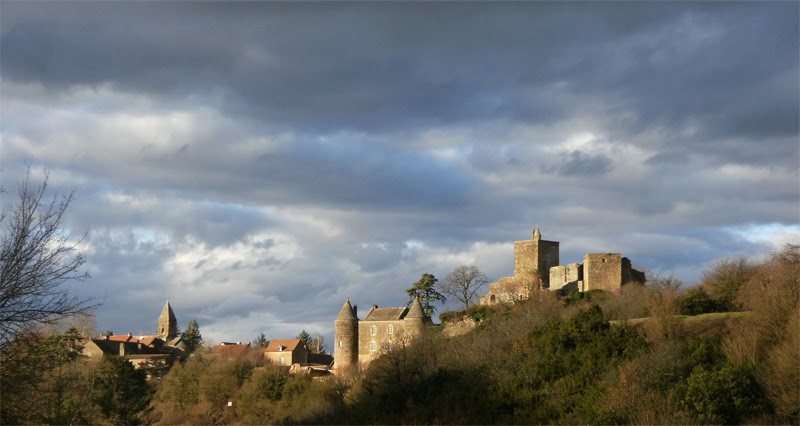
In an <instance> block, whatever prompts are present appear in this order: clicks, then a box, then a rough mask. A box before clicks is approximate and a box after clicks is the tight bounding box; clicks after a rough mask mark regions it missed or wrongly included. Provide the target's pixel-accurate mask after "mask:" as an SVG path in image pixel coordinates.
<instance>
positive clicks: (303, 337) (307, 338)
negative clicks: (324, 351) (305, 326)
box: [297, 330, 311, 350]
mask: <svg viewBox="0 0 800 426" xmlns="http://www.w3.org/2000/svg"><path fill="white" fill-rule="evenodd" d="M297 338H298V339H300V344H301V345H303V346H305V347H306V349H308V350H311V335H310V334H308V332H307V331H305V330H303V331H301V332H300V334H298V335H297Z"/></svg>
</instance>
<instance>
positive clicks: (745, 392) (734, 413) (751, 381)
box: [673, 364, 765, 424]
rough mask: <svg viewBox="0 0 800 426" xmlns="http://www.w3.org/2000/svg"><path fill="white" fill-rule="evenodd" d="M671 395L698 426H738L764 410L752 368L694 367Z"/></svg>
mask: <svg viewBox="0 0 800 426" xmlns="http://www.w3.org/2000/svg"><path fill="white" fill-rule="evenodd" d="M673 395H674V397H675V398H676V400H677V401H678V403H679V404H680V406H681V408H682V409H683V410H684V411H685V412H686V413H687V414H689V415H690V416H691V417H692V418H694V419H695V420H696V421H697V422H699V423H701V424H740V423H741V422H742V421H743V420H746V419H747V418H751V417H754V416H757V415H758V414H760V413H761V412H763V411H764V408H765V404H764V395H763V392H762V390H761V388H760V387H759V386H758V383H757V382H756V380H755V378H754V376H753V372H752V368H750V367H748V366H744V365H741V366H733V365H731V364H725V365H723V366H722V367H721V368H715V369H711V370H709V369H706V368H703V367H699V368H696V369H695V370H694V371H693V372H692V374H691V375H690V376H689V378H688V379H687V380H686V381H685V382H683V383H681V384H679V385H678V386H676V388H675V390H674V392H673Z"/></svg>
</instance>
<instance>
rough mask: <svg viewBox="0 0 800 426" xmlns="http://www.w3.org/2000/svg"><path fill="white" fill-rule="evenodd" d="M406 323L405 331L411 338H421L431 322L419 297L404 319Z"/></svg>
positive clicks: (412, 303) (415, 299)
mask: <svg viewBox="0 0 800 426" xmlns="http://www.w3.org/2000/svg"><path fill="white" fill-rule="evenodd" d="M403 321H404V322H405V329H406V331H407V332H408V333H409V334H410V335H411V336H419V335H420V334H422V332H423V330H424V329H425V324H426V323H428V322H430V318H428V317H427V316H426V315H425V311H423V310H422V304H421V303H419V296H417V297H415V298H414V301H413V302H411V306H410V307H409V308H408V313H406V316H405V317H404V318H403Z"/></svg>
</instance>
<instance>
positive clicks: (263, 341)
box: [253, 333, 269, 348]
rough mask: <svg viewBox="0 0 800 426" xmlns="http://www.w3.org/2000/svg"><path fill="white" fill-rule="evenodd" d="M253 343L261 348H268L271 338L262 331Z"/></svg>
mask: <svg viewBox="0 0 800 426" xmlns="http://www.w3.org/2000/svg"><path fill="white" fill-rule="evenodd" d="M253 345H254V346H257V347H260V348H266V347H267V346H269V340H267V336H265V335H264V333H261V334H259V335H258V337H256V339H255V340H254V341H253Z"/></svg>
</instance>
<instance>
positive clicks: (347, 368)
mask: <svg viewBox="0 0 800 426" xmlns="http://www.w3.org/2000/svg"><path fill="white" fill-rule="evenodd" d="M333 335H334V337H333V338H334V343H333V344H334V346H335V348H334V350H333V362H334V364H333V365H334V369H335V372H336V374H338V375H347V374H349V373H350V372H352V371H354V370H355V369H356V367H357V366H358V316H357V314H356V310H355V309H353V306H352V305H350V299H347V300H345V302H344V306H342V310H341V311H339V315H338V316H337V317H336V321H334V331H333Z"/></svg>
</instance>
